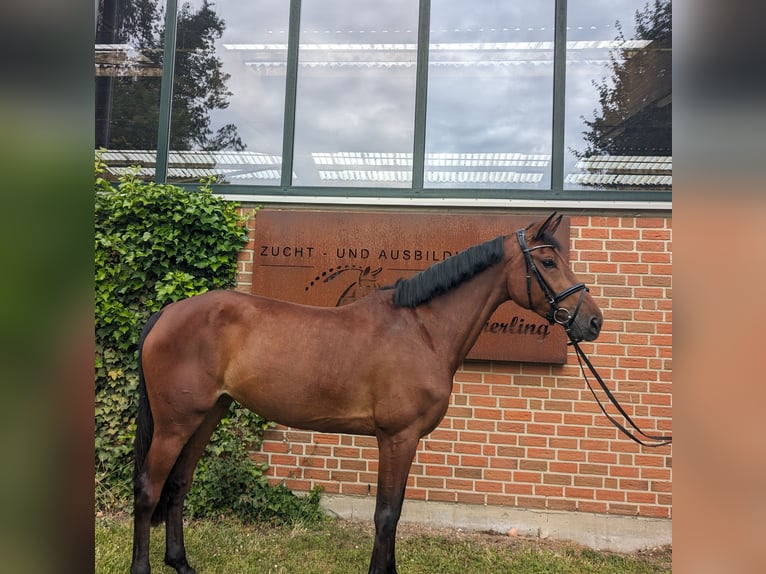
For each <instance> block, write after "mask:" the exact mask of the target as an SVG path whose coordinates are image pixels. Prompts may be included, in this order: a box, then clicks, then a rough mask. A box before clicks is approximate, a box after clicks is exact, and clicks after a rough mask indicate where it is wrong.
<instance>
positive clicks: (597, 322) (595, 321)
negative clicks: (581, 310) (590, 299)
mask: <svg viewBox="0 0 766 574" xmlns="http://www.w3.org/2000/svg"><path fill="white" fill-rule="evenodd" d="M602 323H603V320H602V319H601V317H598V316H596V315H594V316H593V317H591V318H590V326H591V327H592V328H593V330H594V331H600V330H601V324H602Z"/></svg>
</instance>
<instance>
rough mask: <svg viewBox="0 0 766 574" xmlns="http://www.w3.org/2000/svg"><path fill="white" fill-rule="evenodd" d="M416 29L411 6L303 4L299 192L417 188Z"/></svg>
mask: <svg viewBox="0 0 766 574" xmlns="http://www.w3.org/2000/svg"><path fill="white" fill-rule="evenodd" d="M417 28H418V3H417V2H413V1H411V0H393V1H387V2H381V1H380V0H303V2H302V5H301V40H300V51H299V57H298V61H299V64H298V65H299V70H298V86H297V95H296V97H297V103H296V112H295V146H294V160H293V161H294V164H293V172H294V173H293V182H292V183H293V185H296V186H330V187H372V186H375V187H384V188H385V187H409V186H410V185H411V182H412V145H413V137H414V131H415V128H414V125H415V74H416V69H415V68H416V67H415V63H416V47H417Z"/></svg>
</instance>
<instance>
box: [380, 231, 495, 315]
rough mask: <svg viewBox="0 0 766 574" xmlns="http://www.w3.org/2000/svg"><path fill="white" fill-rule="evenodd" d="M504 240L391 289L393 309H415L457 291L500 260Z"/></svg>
mask: <svg viewBox="0 0 766 574" xmlns="http://www.w3.org/2000/svg"><path fill="white" fill-rule="evenodd" d="M503 239H504V237H503V236H502V235H501V236H500V237H496V238H495V239H491V240H490V241H486V242H484V243H480V244H479V245H474V246H472V247H469V248H468V249H466V250H465V251H461V252H460V253H458V254H457V255H453V256H452V257H449V258H447V259H445V260H444V261H442V262H440V263H437V264H435V265H432V266H431V267H429V268H427V269H424V270H423V271H421V272H420V273H418V274H417V275H415V276H413V277H410V278H409V279H399V281H397V282H396V284H395V285H394V286H393V288H394V289H396V292H395V293H394V305H395V306H397V307H417V306H418V305H421V304H423V303H426V302H428V301H430V300H431V299H433V298H434V297H438V296H439V295H442V294H443V293H446V292H447V291H449V290H450V289H452V288H453V287H457V286H458V285H460V284H461V283H463V282H464V281H467V280H468V279H470V278H471V277H473V276H474V275H476V274H477V273H481V272H482V271H484V270H485V269H487V268H488V267H490V266H492V265H494V264H495V263H497V262H498V261H500V260H501V259H502V258H503V253H504V252H503Z"/></svg>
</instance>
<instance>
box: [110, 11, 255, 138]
mask: <svg viewBox="0 0 766 574" xmlns="http://www.w3.org/2000/svg"><path fill="white" fill-rule="evenodd" d="M120 10H121V11H120ZM163 21H164V14H163V10H162V9H161V8H158V6H157V1H156V0H134V1H131V2H119V1H118V0H104V2H103V4H102V9H101V11H100V18H99V22H98V23H99V26H98V31H97V36H96V42H97V43H105V44H130V45H131V46H133V47H135V48H136V49H137V51H138V52H139V53H140V55H141V60H142V61H143V62H144V63H145V64H146V66H145V67H144V68H143V70H144V72H142V73H140V72H138V71H136V73H135V74H133V75H120V76H111V77H104V76H100V77H97V78H96V92H97V95H96V100H97V103H96V116H97V117H96V147H107V148H111V149H156V147H157V126H158V125H159V95H160V83H161V81H160V77H159V75H158V74H157V70H159V69H161V67H162V55H163V45H164V27H163V24H162V23H163ZM177 21H178V28H177V32H176V64H175V66H176V68H175V79H174V85H173V106H172V117H171V139H170V147H171V149H174V150H189V149H201V150H207V151H213V150H222V149H231V150H236V151H241V150H244V149H245V148H246V145H245V144H244V143H243V142H242V139H241V138H240V137H239V136H238V135H237V127H236V126H235V125H234V124H226V125H224V126H222V127H221V128H219V129H218V130H217V131H216V132H213V130H212V129H211V128H210V112H212V111H213V110H217V109H225V108H226V107H228V105H229V97H230V96H231V95H232V94H231V92H230V91H229V90H228V88H227V87H226V82H227V81H228V80H229V78H230V75H229V74H226V73H224V72H223V62H222V61H221V60H220V59H219V58H218V57H217V56H216V54H215V41H216V40H217V39H219V38H221V36H222V35H223V31H224V29H225V27H226V24H225V22H224V20H223V19H221V18H219V17H218V16H217V15H216V13H215V10H214V7H213V6H212V5H211V4H210V3H209V2H207V1H205V2H203V3H202V6H201V7H200V8H199V9H198V10H195V9H193V8H192V7H191V5H190V4H189V3H186V4H184V5H182V6H181V7H180V8H179V10H178V15H177ZM152 69H153V70H154V72H153V74H154V75H152V72H151V70H152Z"/></svg>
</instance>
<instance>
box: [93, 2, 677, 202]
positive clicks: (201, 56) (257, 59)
mask: <svg viewBox="0 0 766 574" xmlns="http://www.w3.org/2000/svg"><path fill="white" fill-rule="evenodd" d="M166 10H167V13H168V14H170V15H174V18H172V19H170V20H169V21H170V23H171V27H170V28H169V29H168V30H167V31H166V30H165V24H166V21H165V16H164V14H165V11H166ZM291 31H292V33H291ZM671 35H672V27H671V0H648V2H647V0H558V1H556V0H547V1H540V2H531V3H530V2H521V0H505V1H503V2H500V1H498V0H475V1H474V2H462V1H457V0H430V1H422V2H420V3H418V2H412V1H411V0H385V1H383V0H301V1H298V0H293V1H292V2H288V1H287V0H254V1H253V2H236V1H234V0H218V1H217V2H208V1H205V0H191V1H187V2H184V3H182V4H179V3H178V2H177V0H165V1H164V2H163V1H162V0H154V1H153V0H145V1H144V2H124V1H120V0H102V1H101V3H100V4H99V19H98V22H97V45H96V101H97V107H96V116H97V117H96V145H97V147H103V148H106V150H107V152H106V154H105V155H104V159H105V160H106V162H107V164H108V165H109V166H110V168H111V169H112V172H113V174H114V175H115V176H116V175H117V174H118V173H119V172H120V171H121V170H124V169H126V168H127V167H128V166H129V165H134V164H141V165H142V166H143V168H142V172H141V173H142V175H143V176H144V177H157V178H158V179H162V180H167V181H170V182H175V183H190V184H194V183H196V182H198V181H199V180H200V179H201V178H207V177H212V178H214V181H215V183H216V186H217V187H215V189H217V190H219V191H221V192H227V193H234V194H238V195H239V194H245V195H247V194H251V195H253V194H257V195H259V197H262V196H268V195H278V196H280V197H285V196H296V197H297V196H300V197H311V196H345V197H357V198H360V201H361V200H362V198H375V197H400V198H409V199H413V198H434V199H438V198H450V199H453V200H455V199H457V200H459V199H461V198H463V199H465V200H466V201H470V200H475V199H481V198H484V199H487V198H500V199H526V200H532V201H534V200H556V199H559V200H583V201H592V200H599V199H604V200H608V201H618V202H619V201H622V200H625V201H652V202H668V201H670V198H671V188H672V147H671V133H672V131H671V115H672V90H671V71H672V69H671V60H672V50H671V46H672V42H671ZM163 39H171V40H172V39H174V40H175V41H174V44H173V46H164V45H163V44H162V41H163ZM171 55H172V61H170V62H166V60H168V59H169V58H170V56H171ZM169 64H171V65H169ZM171 72H172V76H171ZM171 88H172V89H171ZM155 167H156V170H155Z"/></svg>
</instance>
